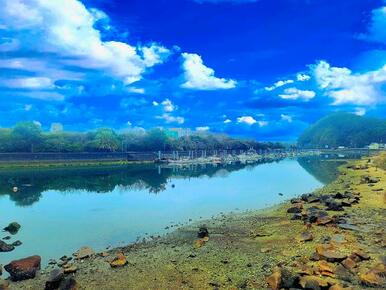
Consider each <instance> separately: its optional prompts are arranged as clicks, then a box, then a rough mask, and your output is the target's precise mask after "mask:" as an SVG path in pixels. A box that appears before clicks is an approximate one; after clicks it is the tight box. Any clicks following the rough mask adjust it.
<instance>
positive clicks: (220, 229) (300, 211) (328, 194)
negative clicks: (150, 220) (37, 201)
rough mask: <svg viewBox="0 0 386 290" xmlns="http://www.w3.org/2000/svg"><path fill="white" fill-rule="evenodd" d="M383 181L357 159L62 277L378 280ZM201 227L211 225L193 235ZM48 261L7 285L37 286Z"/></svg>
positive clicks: (174, 281) (385, 224)
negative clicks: (251, 208)
mask: <svg viewBox="0 0 386 290" xmlns="http://www.w3.org/2000/svg"><path fill="white" fill-rule="evenodd" d="M385 188H386V172H385V171H384V170H383V169H380V168H377V167H376V166H375V164H374V161H373V160H368V159H363V160H361V161H356V162H351V163H349V164H347V165H343V166H341V167H340V175H339V177H338V178H337V179H336V180H335V181H334V182H332V183H330V184H328V185H326V186H324V187H323V188H321V189H319V190H316V191H315V192H314V193H312V194H310V195H303V196H301V197H299V198H298V199H297V198H295V199H292V200H291V201H288V202H285V203H283V204H281V205H279V206H276V207H274V208H270V209H267V210H264V211H258V212H250V213H246V214H230V215H223V216H221V217H218V218H215V219H209V220H207V221H205V222H200V223H197V224H192V225H188V226H185V227H182V228H180V229H177V230H176V231H174V232H172V233H170V234H168V235H166V236H163V237H160V238H155V239H153V240H151V241H147V242H143V243H136V244H131V245H128V246H125V247H120V248H114V249H112V250H110V251H107V252H103V253H97V254H92V255H90V256H89V257H87V258H84V259H74V260H71V261H68V262H66V263H64V264H62V267H63V269H66V268H67V269H68V268H69V267H71V271H67V273H70V274H66V276H67V278H66V279H69V277H72V278H73V281H74V282H75V281H76V285H77V287H78V288H77V289H289V288H296V287H299V288H300V289H302V288H308V289H367V288H368V287H369V288H371V289H384V287H385V254H386V253H385V247H386V237H385V229H386V220H385V217H386V215H385V210H386V206H385V203H386V192H385ZM326 201H327V202H326ZM294 208H297V209H294ZM298 218H299V219H298ZM199 227H203V228H205V229H207V231H208V235H204V237H201V238H199V237H198V234H197V233H198V230H199ZM66 264H67V265H66ZM55 267H56V266H50V267H48V268H47V269H44V270H43V271H42V272H41V273H39V274H38V275H37V277H36V278H35V279H31V280H26V281H23V282H16V283H15V282H11V284H10V286H9V289H43V288H44V285H45V283H46V281H47V280H48V279H49V274H50V271H51V270H52V268H55ZM318 287H319V288H318ZM71 289H72V288H71ZM74 289H75V288H74Z"/></svg>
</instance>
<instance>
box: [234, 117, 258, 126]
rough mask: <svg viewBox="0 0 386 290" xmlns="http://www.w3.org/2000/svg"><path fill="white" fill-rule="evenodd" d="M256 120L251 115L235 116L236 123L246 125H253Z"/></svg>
mask: <svg viewBox="0 0 386 290" xmlns="http://www.w3.org/2000/svg"><path fill="white" fill-rule="evenodd" d="M256 122H257V121H256V120H255V119H254V118H253V117H252V116H242V117H238V118H237V123H243V124H247V125H253V124H255V123H256Z"/></svg>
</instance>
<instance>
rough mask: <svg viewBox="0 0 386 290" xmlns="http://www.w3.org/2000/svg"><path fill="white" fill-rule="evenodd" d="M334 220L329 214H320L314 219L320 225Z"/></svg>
mask: <svg viewBox="0 0 386 290" xmlns="http://www.w3.org/2000/svg"><path fill="white" fill-rule="evenodd" d="M333 221H334V220H333V219H332V217H329V216H321V217H318V218H317V220H316V224H317V225H321V226H324V225H326V224H329V223H332V222H333Z"/></svg>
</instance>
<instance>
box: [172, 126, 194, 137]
mask: <svg viewBox="0 0 386 290" xmlns="http://www.w3.org/2000/svg"><path fill="white" fill-rule="evenodd" d="M165 133H166V135H167V136H168V137H170V138H175V139H177V138H180V137H184V136H190V135H192V131H191V130H190V129H189V128H169V129H166V130H165Z"/></svg>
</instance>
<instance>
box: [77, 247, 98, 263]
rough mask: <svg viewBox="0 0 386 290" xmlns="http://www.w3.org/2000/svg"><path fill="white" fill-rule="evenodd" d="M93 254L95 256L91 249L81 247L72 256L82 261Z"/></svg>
mask: <svg viewBox="0 0 386 290" xmlns="http://www.w3.org/2000/svg"><path fill="white" fill-rule="evenodd" d="M94 254H95V252H94V250H93V249H91V248H90V247H82V248H80V249H79V250H78V251H77V252H76V253H75V254H74V256H75V257H76V258H77V259H79V260H82V259H86V258H89V257H91V256H93V255H94Z"/></svg>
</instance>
